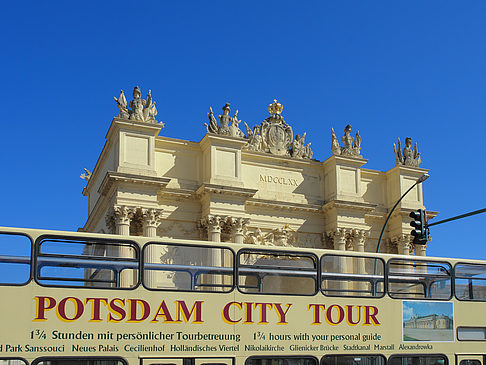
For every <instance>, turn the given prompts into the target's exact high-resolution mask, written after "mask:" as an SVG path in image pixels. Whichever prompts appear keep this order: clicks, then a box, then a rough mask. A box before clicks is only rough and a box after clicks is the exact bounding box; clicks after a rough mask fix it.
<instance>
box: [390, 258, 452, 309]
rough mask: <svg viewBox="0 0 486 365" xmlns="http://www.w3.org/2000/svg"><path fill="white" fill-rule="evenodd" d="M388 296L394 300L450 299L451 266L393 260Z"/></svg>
mask: <svg viewBox="0 0 486 365" xmlns="http://www.w3.org/2000/svg"><path fill="white" fill-rule="evenodd" d="M387 268H388V273H387V274H388V294H389V295H390V296H391V297H392V298H407V299H408V298H410V299H414V298H416V299H420V298H427V299H443V300H447V299H450V297H451V296H452V286H451V271H452V270H451V265H449V264H448V263H446V262H435V261H418V260H407V259H391V260H390V261H388V266H387Z"/></svg>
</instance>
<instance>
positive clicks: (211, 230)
mask: <svg viewBox="0 0 486 365" xmlns="http://www.w3.org/2000/svg"><path fill="white" fill-rule="evenodd" d="M226 219H227V218H226V217H221V216H218V215H211V214H210V215H208V216H207V217H206V218H203V219H202V220H201V225H202V226H203V227H206V228H207V230H208V241H212V242H221V229H222V228H223V225H224V224H225V222H226ZM202 261H203V262H202V264H203V266H213V267H221V266H223V265H224V250H218V249H214V248H213V249H211V252H210V254H209V255H208V256H207V257H203V258H202ZM222 279H223V277H222V275H217V274H210V275H209V280H208V281H207V282H206V283H208V284H211V285H221V284H222V283H223V280H222ZM216 290H219V289H217V288H216Z"/></svg>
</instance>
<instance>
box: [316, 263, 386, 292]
mask: <svg viewBox="0 0 486 365" xmlns="http://www.w3.org/2000/svg"><path fill="white" fill-rule="evenodd" d="M321 276H322V280H321V290H322V292H323V293H324V294H325V295H329V296H353V297H382V296H383V295H384V294H385V292H384V282H385V264H384V262H383V260H381V259H377V258H372V257H359V256H344V255H334V254H332V255H324V256H323V257H322V258H321Z"/></svg>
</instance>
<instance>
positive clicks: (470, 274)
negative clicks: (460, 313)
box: [454, 264, 486, 301]
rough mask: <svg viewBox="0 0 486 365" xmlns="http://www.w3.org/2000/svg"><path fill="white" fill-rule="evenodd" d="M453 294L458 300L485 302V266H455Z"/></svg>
mask: <svg viewBox="0 0 486 365" xmlns="http://www.w3.org/2000/svg"><path fill="white" fill-rule="evenodd" d="M454 274H455V282H454V284H455V292H456V297H457V299H459V300H482V301H484V300H486V265H476V264H457V265H456V266H455V268H454Z"/></svg>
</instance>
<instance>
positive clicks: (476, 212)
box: [426, 208, 486, 228]
mask: <svg viewBox="0 0 486 365" xmlns="http://www.w3.org/2000/svg"><path fill="white" fill-rule="evenodd" d="M484 212H486V208H483V209H479V210H475V211H474V212H469V213H465V214H461V215H457V216H455V217H452V218H447V219H443V220H441V221H438V222H435V223H431V224H428V223H427V224H426V227H427V228H428V227H432V226H436V225H437V224H441V223H447V222H450V221H455V220H456V219H461V218H466V217H470V216H472V215H476V214H480V213H484Z"/></svg>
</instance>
